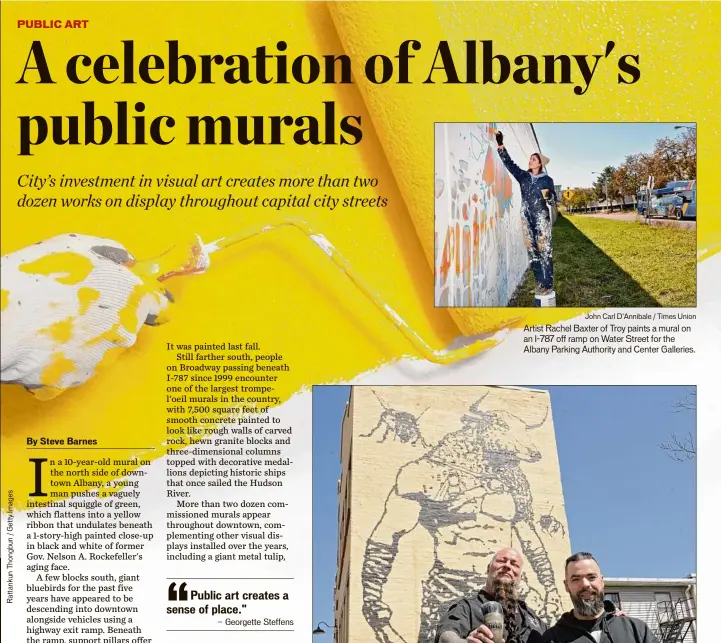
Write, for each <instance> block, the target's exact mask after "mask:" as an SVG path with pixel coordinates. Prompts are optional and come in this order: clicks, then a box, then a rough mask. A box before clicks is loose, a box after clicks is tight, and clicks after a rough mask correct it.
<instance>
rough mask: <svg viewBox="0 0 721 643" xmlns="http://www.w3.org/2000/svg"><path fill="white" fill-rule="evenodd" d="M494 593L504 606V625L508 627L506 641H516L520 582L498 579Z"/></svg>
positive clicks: (507, 642) (510, 642) (494, 584)
mask: <svg viewBox="0 0 721 643" xmlns="http://www.w3.org/2000/svg"><path fill="white" fill-rule="evenodd" d="M493 594H494V595H495V598H496V600H497V601H498V602H499V603H500V604H501V607H502V608H503V626H504V627H505V628H506V635H505V640H506V643H515V641H516V640H517V636H518V630H519V628H518V621H517V620H516V616H517V614H518V583H517V582H510V583H509V582H503V581H501V580H496V581H495V582H494V583H493Z"/></svg>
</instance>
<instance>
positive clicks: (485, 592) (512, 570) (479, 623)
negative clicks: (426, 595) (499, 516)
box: [435, 548, 547, 643]
mask: <svg viewBox="0 0 721 643" xmlns="http://www.w3.org/2000/svg"><path fill="white" fill-rule="evenodd" d="M522 572H523V557H522V556H521V554H519V553H518V552H517V551H516V550H515V549H510V548H506V549H501V550H500V551H498V552H496V554H495V555H494V556H493V558H492V559H491V562H490V563H489V565H488V569H487V577H486V584H485V586H484V587H483V588H482V589H481V590H479V591H478V592H476V593H475V594H473V595H471V596H468V597H466V598H462V599H460V600H459V601H457V602H455V603H453V604H452V605H451V606H450V608H449V609H448V611H447V612H446V614H445V615H444V616H443V617H442V618H441V619H440V622H439V623H438V627H437V628H436V639H435V643H493V633H492V632H491V630H490V629H489V628H488V627H486V626H485V625H483V608H482V606H483V604H484V603H487V602H489V601H496V602H498V603H500V604H501V606H502V607H503V620H504V623H503V624H504V629H505V633H506V635H505V643H540V641H541V637H542V634H543V633H544V632H545V631H546V629H547V628H546V625H545V623H543V622H542V621H541V619H540V618H538V616H537V615H536V614H535V613H534V612H533V610H531V608H530V607H528V605H526V603H525V601H523V600H521V599H520V598H519V597H518V589H519V583H520V579H521V574H522Z"/></svg>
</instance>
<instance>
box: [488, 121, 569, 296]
mask: <svg viewBox="0 0 721 643" xmlns="http://www.w3.org/2000/svg"><path fill="white" fill-rule="evenodd" d="M496 143H497V144H498V155H499V156H500V157H501V160H502V161H503V164H504V165H505V166H506V168H507V169H508V171H509V172H510V173H511V175H512V176H513V178H515V179H516V181H518V184H519V185H520V186H521V222H522V224H523V233H524V236H525V243H526V248H527V249H528V259H529V261H530V263H531V269H532V270H533V276H534V277H535V279H536V295H540V296H543V295H548V294H549V293H551V292H552V291H553V247H552V240H551V236H552V235H551V229H552V226H553V223H552V220H551V207H552V206H553V204H554V203H555V192H554V187H553V179H552V178H551V177H550V176H548V174H547V173H546V170H545V166H546V165H548V163H549V162H550V159H548V158H546V157H543V156H542V155H541V154H538V153H536V152H534V153H533V154H531V157H530V158H529V159H528V170H522V169H521V168H520V167H518V165H516V164H515V163H514V162H513V160H512V159H511V157H510V155H509V154H508V151H507V150H506V148H505V147H504V145H503V133H502V132H501V131H498V132H496Z"/></svg>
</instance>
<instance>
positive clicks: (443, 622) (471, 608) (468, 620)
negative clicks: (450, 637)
mask: <svg viewBox="0 0 721 643" xmlns="http://www.w3.org/2000/svg"><path fill="white" fill-rule="evenodd" d="M490 600H492V599H490V598H488V597H487V596H486V595H485V594H484V593H483V591H479V592H478V593H477V594H474V595H473V596H469V597H467V598H461V599H460V600H458V601H456V602H455V603H453V604H452V605H451V606H450V607H449V608H448V611H447V612H446V613H445V614H444V615H443V616H442V617H441V619H440V621H439V622H438V627H437V628H436V638H435V643H438V641H439V639H440V636H441V634H443V632H448V631H449V630H450V631H453V632H455V633H456V634H458V636H460V637H461V638H463V639H465V638H466V637H467V636H468V634H469V633H470V632H472V631H473V630H475V629H476V628H477V627H478V626H479V625H482V624H483V612H482V611H481V605H483V603H487V602H488V601H490ZM518 606H519V610H520V613H521V630H520V638H519V641H520V643H540V642H541V635H542V634H543V632H545V631H546V629H547V626H546V624H545V623H544V622H543V621H542V620H541V619H540V618H538V616H537V615H536V614H535V613H534V612H533V610H532V609H531V608H530V607H528V605H526V603H525V602H524V601H518Z"/></svg>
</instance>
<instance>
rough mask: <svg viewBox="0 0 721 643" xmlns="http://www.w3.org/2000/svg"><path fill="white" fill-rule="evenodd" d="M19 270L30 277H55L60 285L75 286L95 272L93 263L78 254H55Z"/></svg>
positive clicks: (32, 262) (25, 265) (22, 266)
mask: <svg viewBox="0 0 721 643" xmlns="http://www.w3.org/2000/svg"><path fill="white" fill-rule="evenodd" d="M19 269H20V270H21V271H22V272H25V273H28V274H30V275H44V276H46V277H53V279H55V281H57V282H58V283H61V284H66V285H68V286H73V285H75V284H77V283H80V282H81V281H83V279H86V278H87V276H88V275H89V274H90V273H91V272H92V271H93V262H92V261H90V259H88V258H87V257H84V256H83V255H80V254H78V253H77V252H54V253H53V254H49V255H45V256H44V257H40V259H36V260H35V261H31V262H30V263H26V264H23V265H21V266H20V268H19Z"/></svg>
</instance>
